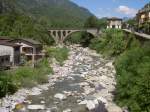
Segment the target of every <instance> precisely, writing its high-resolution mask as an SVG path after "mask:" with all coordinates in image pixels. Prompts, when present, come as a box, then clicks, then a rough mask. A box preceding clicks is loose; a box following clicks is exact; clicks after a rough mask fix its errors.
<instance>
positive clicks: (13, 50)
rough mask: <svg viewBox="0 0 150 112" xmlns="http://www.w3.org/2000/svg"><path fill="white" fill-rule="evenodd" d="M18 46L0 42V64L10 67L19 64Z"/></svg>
mask: <svg viewBox="0 0 150 112" xmlns="http://www.w3.org/2000/svg"><path fill="white" fill-rule="evenodd" d="M19 49H20V46H19V45H17V44H13V43H7V42H0V64H1V65H3V66H4V65H6V64H10V66H15V65H19V63H20V50H19Z"/></svg>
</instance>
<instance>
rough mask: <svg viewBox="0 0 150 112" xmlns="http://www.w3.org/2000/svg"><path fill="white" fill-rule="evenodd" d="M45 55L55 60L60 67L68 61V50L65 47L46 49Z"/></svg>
mask: <svg viewBox="0 0 150 112" xmlns="http://www.w3.org/2000/svg"><path fill="white" fill-rule="evenodd" d="M46 51H47V54H48V56H49V57H50V58H55V59H56V60H57V61H58V62H59V63H60V65H63V62H64V61H65V60H67V59H68V55H69V50H68V49H67V48H66V47H63V48H59V47H47V48H46Z"/></svg>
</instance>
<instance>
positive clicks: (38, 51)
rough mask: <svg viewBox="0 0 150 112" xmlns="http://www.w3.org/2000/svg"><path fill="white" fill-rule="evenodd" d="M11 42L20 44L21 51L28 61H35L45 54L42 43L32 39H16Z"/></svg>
mask: <svg viewBox="0 0 150 112" xmlns="http://www.w3.org/2000/svg"><path fill="white" fill-rule="evenodd" d="M10 42H12V43H14V44H17V45H20V53H21V54H22V55H24V56H25V57H26V60H27V61H32V64H33V65H34V62H35V61H36V60H38V59H40V58H42V57H43V56H44V53H42V49H43V47H42V44H41V43H39V42H37V41H35V40H32V39H15V40H11V41H10Z"/></svg>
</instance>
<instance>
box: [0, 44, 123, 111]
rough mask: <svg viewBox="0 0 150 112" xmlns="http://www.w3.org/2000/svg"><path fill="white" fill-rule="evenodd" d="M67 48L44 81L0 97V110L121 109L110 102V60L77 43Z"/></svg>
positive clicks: (112, 79) (112, 78)
mask: <svg viewBox="0 0 150 112" xmlns="http://www.w3.org/2000/svg"><path fill="white" fill-rule="evenodd" d="M69 49H70V53H69V59H68V60H67V61H65V63H64V65H63V66H60V65H59V64H57V63H56V62H55V63H54V64H53V69H54V74H53V75H50V76H49V83H48V84H45V85H39V86H37V87H34V88H32V89H31V90H28V89H21V90H19V91H18V92H17V93H15V94H14V95H12V96H7V97H5V98H3V99H1V107H0V112H12V111H14V112H122V110H121V109H120V108H119V107H118V106H117V105H116V104H115V103H114V102H113V97H114V96H113V93H114V91H115V85H116V80H115V68H114V66H113V65H112V63H113V60H106V59H103V58H102V57H101V56H100V55H98V54H97V53H96V52H95V51H92V50H90V49H88V48H82V47H79V46H77V45H76V46H75V45H74V46H69Z"/></svg>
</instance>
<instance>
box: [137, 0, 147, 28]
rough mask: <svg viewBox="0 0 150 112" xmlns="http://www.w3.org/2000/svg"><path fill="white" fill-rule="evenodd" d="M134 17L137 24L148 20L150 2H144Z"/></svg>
mask: <svg viewBox="0 0 150 112" xmlns="http://www.w3.org/2000/svg"><path fill="white" fill-rule="evenodd" d="M136 17H137V21H138V24H139V25H142V24H144V23H146V22H150V3H148V4H146V5H145V6H144V7H143V8H142V9H141V10H139V11H138V13H137V15H136Z"/></svg>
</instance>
